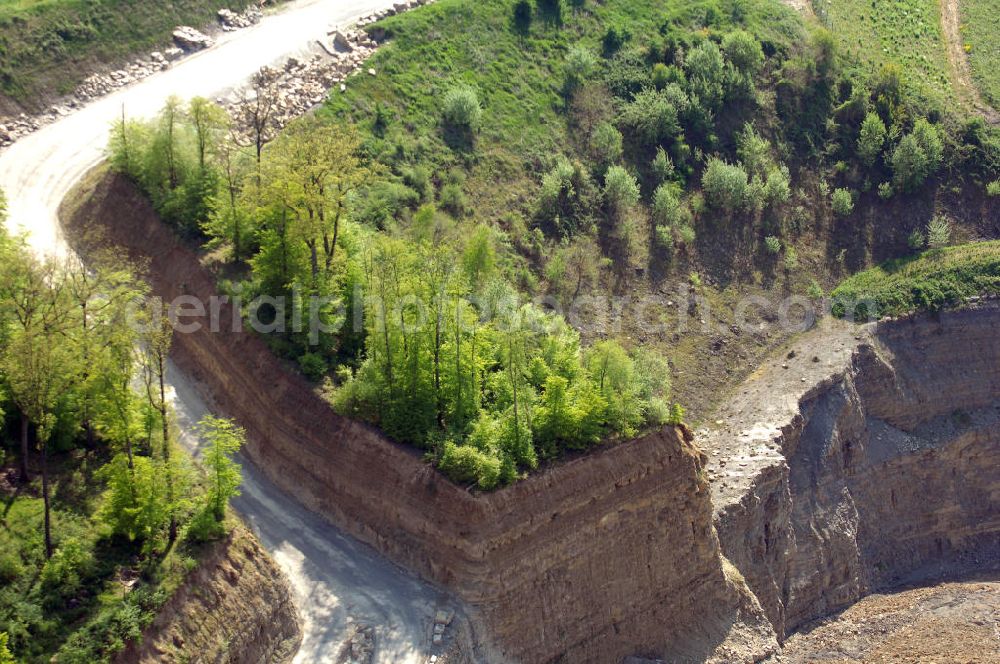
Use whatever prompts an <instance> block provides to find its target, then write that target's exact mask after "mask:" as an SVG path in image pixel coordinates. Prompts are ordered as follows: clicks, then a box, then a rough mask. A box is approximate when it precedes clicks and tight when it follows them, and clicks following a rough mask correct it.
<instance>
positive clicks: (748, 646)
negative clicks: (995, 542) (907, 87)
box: [63, 176, 776, 663]
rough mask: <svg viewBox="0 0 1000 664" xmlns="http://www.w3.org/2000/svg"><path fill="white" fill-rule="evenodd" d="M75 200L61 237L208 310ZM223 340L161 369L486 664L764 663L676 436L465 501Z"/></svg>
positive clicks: (118, 228)
mask: <svg viewBox="0 0 1000 664" xmlns="http://www.w3.org/2000/svg"><path fill="white" fill-rule="evenodd" d="M86 188H87V191H84V192H82V195H80V196H78V197H77V200H76V201H75V202H74V203H73V204H71V206H70V207H69V208H64V210H63V212H64V219H65V220H66V222H67V223H68V225H69V227H70V230H71V234H75V235H77V237H78V238H80V237H83V238H86V237H88V236H89V237H91V238H93V237H94V236H93V233H94V232H103V233H104V234H105V236H107V237H114V238H115V240H116V243H118V244H121V245H122V246H124V247H125V248H126V249H127V250H128V251H129V252H130V253H132V254H133V255H134V256H136V257H140V258H144V259H147V260H148V262H149V270H148V272H149V277H150V281H151V283H152V286H153V290H154V291H155V292H156V293H158V294H161V295H163V296H166V297H168V298H172V297H175V296H177V295H181V294H187V295H195V296H199V297H203V298H205V299H206V300H207V298H208V297H209V296H210V295H212V294H214V293H215V277H214V276H213V275H212V274H210V273H209V272H208V271H207V270H205V269H203V268H202V267H201V266H200V264H199V263H198V258H197V256H196V255H195V254H194V253H193V252H192V251H191V250H190V249H189V248H188V247H187V246H186V245H185V244H184V243H183V242H182V241H180V240H178V239H177V238H176V237H175V235H174V234H173V232H172V231H170V230H169V229H168V228H166V227H165V226H164V225H163V224H162V223H161V222H160V221H159V219H158V218H157V217H156V215H155V214H154V213H153V211H152V209H151V208H150V206H149V204H148V202H147V201H146V200H145V199H144V198H143V197H142V196H141V195H140V194H139V193H138V192H137V191H136V190H135V188H134V187H133V186H132V185H131V184H129V183H128V182H126V181H124V180H122V179H121V178H116V177H113V176H104V177H92V178H90V182H89V183H88V184H87V185H86ZM84 244H86V242H84ZM222 311H223V316H222V318H221V319H222V320H223V321H226V320H231V312H230V311H229V310H228V307H226V306H224V307H223V308H222ZM223 327H224V329H223V330H221V331H219V332H215V333H213V332H210V331H209V330H208V329H207V326H206V327H205V328H203V329H201V330H200V331H197V332H194V333H191V334H178V335H177V336H176V339H175V342H174V359H175V361H176V363H177V364H178V366H180V367H181V368H182V369H183V370H184V371H185V373H186V374H188V375H189V376H190V377H191V378H193V379H194V380H196V381H197V382H199V383H200V384H201V385H202V386H203V388H204V389H205V392H206V396H207V397H208V399H209V400H210V402H213V405H214V406H215V407H216V408H217V409H218V410H219V411H221V412H222V413H225V414H228V415H231V416H235V417H236V418H237V419H238V420H239V421H240V423H241V424H242V425H243V426H245V427H246V429H247V432H248V435H249V443H248V447H247V450H246V453H247V455H248V456H249V457H250V459H251V460H252V461H253V462H254V463H255V464H256V465H257V466H258V467H260V468H261V469H263V470H264V472H266V473H267V474H268V476H269V477H270V478H271V479H272V480H273V481H274V482H275V483H276V484H277V485H278V486H280V487H281V488H283V489H284V490H285V491H287V492H288V493H289V494H291V495H294V496H296V497H297V498H298V499H299V500H300V501H301V502H302V503H303V504H305V505H306V506H308V507H309V508H310V509H312V510H313V511H315V512H317V513H319V514H321V515H323V516H324V517H326V518H327V519H329V520H330V521H331V522H333V523H335V524H337V525H338V526H340V527H341V528H343V529H345V530H346V531H348V532H349V533H351V534H352V535H354V536H355V537H358V538H359V539H361V540H363V541H365V542H368V543H369V544H371V545H372V546H374V547H375V548H377V549H378V550H379V551H381V552H382V553H384V554H385V555H387V556H388V557H389V558H391V559H392V560H394V561H396V562H398V563H400V564H402V565H404V566H405V567H407V568H409V569H412V570H415V571H417V572H418V573H420V574H421V575H422V576H424V577H425V578H427V579H429V580H432V581H435V582H437V583H440V584H442V585H444V586H446V587H448V588H449V589H451V590H453V591H454V592H455V593H456V594H457V595H458V596H459V597H460V598H461V599H463V600H464V601H465V603H466V605H467V607H468V611H467V613H468V615H469V617H470V618H471V621H472V625H473V629H474V630H476V639H475V640H476V641H478V642H479V643H480V645H481V652H480V653H479V654H480V655H481V656H482V657H483V658H484V659H487V660H488V661H490V662H499V661H505V660H514V661H531V662H545V661H555V660H558V659H559V658H560V657H565V658H566V659H567V660H568V661H575V662H602V663H603V662H612V661H619V660H620V659H622V658H623V657H624V656H627V655H633V654H649V655H660V656H663V655H666V656H667V657H669V658H671V659H672V660H674V661H704V660H706V659H710V658H711V657H718V658H719V660H720V661H749V660H750V658H751V657H753V656H754V655H755V654H757V653H759V652H766V651H768V650H771V649H773V648H774V647H775V646H776V643H775V641H774V636H773V632H772V631H771V627H770V625H769V624H768V623H767V620H766V619H764V617H763V615H762V613H761V612H760V608H759V605H757V604H756V601H755V600H753V598H752V597H750V596H748V594H747V593H745V592H741V590H740V588H739V584H738V583H733V582H730V581H728V580H727V578H726V576H725V573H724V572H723V566H722V561H721V557H720V555H719V545H718V539H717V537H716V535H715V531H714V529H713V527H712V507H711V503H710V500H709V489H708V484H707V482H706V481H705V479H704V474H703V472H702V469H703V464H704V457H703V456H702V455H701V454H700V453H699V452H698V451H697V450H696V449H695V448H694V447H693V446H692V445H691V443H690V442H689V441H688V440H685V438H684V437H683V436H682V435H681V433H680V432H679V431H675V430H673V429H665V430H663V431H660V432H657V433H654V434H651V435H648V436H645V437H644V438H641V439H639V440H635V441H632V442H629V443H627V444H623V445H619V446H615V447H609V448H606V449H604V450H601V451H599V452H597V453H595V454H591V455H588V456H587V457H584V458H580V459H576V460H574V461H570V462H568V463H565V464H562V465H560V466H558V467H555V468H553V469H550V470H548V471H546V472H543V473H539V474H537V475H535V476H533V477H531V478H529V479H527V480H525V481H522V482H519V483H517V484H516V485H514V486H511V487H508V488H506V489H502V490H499V491H496V492H493V493H489V494H475V493H470V492H468V491H466V490H464V489H463V488H462V487H459V486H456V485H454V484H452V483H451V482H449V481H448V480H446V479H445V478H444V477H443V476H441V475H440V474H439V473H437V472H436V471H435V470H434V469H433V468H431V467H430V466H428V465H427V464H425V463H423V462H422V461H421V459H420V457H419V455H418V454H417V453H416V452H415V451H413V450H411V449H408V448H404V447H402V446H399V445H396V444H394V443H392V442H390V441H388V440H386V439H385V438H384V437H383V436H381V435H380V434H379V433H378V432H377V431H375V430H373V429H371V428H370V427H367V426H365V425H363V424H360V423H358V422H355V421H352V420H349V419H345V418H342V417H339V416H338V415H336V414H335V413H334V412H333V411H332V410H331V409H330V408H329V406H328V405H327V404H326V403H325V402H324V401H323V400H322V399H321V398H320V397H319V396H317V395H316V393H315V392H314V390H313V388H312V386H311V385H309V384H308V383H306V382H305V381H304V380H303V379H302V378H300V377H299V376H298V375H296V374H293V373H291V372H289V371H288V370H287V369H286V368H285V367H284V366H283V365H282V364H281V363H280V362H278V361H277V360H276V359H275V358H274V356H273V355H272V354H271V353H270V352H269V351H268V350H267V348H266V346H265V344H264V343H263V341H262V340H261V339H260V338H259V337H258V336H257V335H256V334H254V333H249V332H245V331H243V330H242V329H238V330H236V331H233V330H231V329H229V327H228V326H223Z"/></svg>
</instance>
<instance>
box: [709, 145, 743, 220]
mask: <svg viewBox="0 0 1000 664" xmlns="http://www.w3.org/2000/svg"><path fill="white" fill-rule="evenodd" d="M701 186H702V187H703V188H704V190H705V196H706V197H707V199H708V203H709V204H710V205H712V206H713V207H715V208H717V209H719V210H723V211H726V212H734V211H736V210H737V209H738V208H740V207H741V206H742V205H743V203H744V202H745V201H746V196H747V188H748V182H747V172H746V171H745V170H743V167H742V166H740V165H739V164H727V163H726V162H724V161H722V160H721V159H718V158H716V157H713V158H712V159H709V161H708V166H707V167H706V168H705V173H704V174H703V175H702V180H701Z"/></svg>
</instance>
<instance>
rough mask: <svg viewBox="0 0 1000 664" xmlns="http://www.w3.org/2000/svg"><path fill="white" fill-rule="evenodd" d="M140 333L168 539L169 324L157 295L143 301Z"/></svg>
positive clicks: (173, 524) (173, 533)
mask: <svg viewBox="0 0 1000 664" xmlns="http://www.w3.org/2000/svg"><path fill="white" fill-rule="evenodd" d="M145 323H146V325H145V331H144V333H143V336H142V345H143V349H144V351H145V352H144V357H143V371H142V373H143V383H144V384H145V387H146V399H147V400H148V402H149V405H150V407H151V408H153V409H154V410H155V411H156V412H157V414H158V419H159V422H160V434H161V448H160V450H161V453H162V456H163V462H164V470H165V472H166V473H167V476H166V485H167V503H168V504H169V505H170V508H169V509H170V514H169V516H170V541H171V542H173V541H174V540H175V539H176V538H177V514H176V511H175V509H174V505H175V503H176V501H177V497H176V496H175V495H174V488H175V487H174V478H173V474H172V473H171V471H170V469H171V467H172V466H171V461H170V446H171V441H170V412H169V410H170V406H169V404H168V402H167V358H168V356H169V354H170V346H171V345H172V343H173V333H174V329H173V325H172V324H171V321H170V318H169V316H168V312H167V307H166V306H165V305H164V303H163V302H162V301H161V300H159V299H151V300H149V301H148V303H147V319H146V321H145Z"/></svg>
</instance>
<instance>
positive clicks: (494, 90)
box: [112, 0, 1000, 487]
mask: <svg viewBox="0 0 1000 664" xmlns="http://www.w3.org/2000/svg"><path fill="white" fill-rule="evenodd" d="M371 29H373V30H384V31H385V34H386V36H387V37H388V39H389V43H388V44H387V45H386V46H385V47H383V49H381V50H380V51H379V53H377V54H376V56H375V59H374V61H373V62H372V63H371V64H372V66H373V67H374V68H375V69H376V70H377V71H378V72H379V73H378V75H377V76H375V77H372V76H363V77H355V78H353V79H351V81H350V84H349V85H348V88H347V92H346V93H340V92H335V93H333V95H332V96H331V98H330V101H329V103H328V104H327V106H326V107H325V108H324V109H323V110H322V111H321V112H320V113H319V114H317V115H316V116H312V117H309V118H306V119H303V120H301V121H299V122H297V123H295V124H293V125H292V126H291V127H290V128H289V129H287V130H286V131H285V132H283V133H281V134H280V135H278V136H277V138H276V139H275V140H274V141H273V142H272V143H271V144H270V145H267V146H266V147H264V146H265V144H266V143H267V142H268V141H269V140H270V139H271V138H272V137H274V136H275V135H276V134H277V132H276V131H275V127H273V126H272V125H270V124H269V116H268V109H267V105H266V103H265V104H262V103H260V101H256V102H253V103H250V104H247V103H245V104H244V105H243V106H241V107H239V108H238V109H237V113H236V114H237V115H238V118H237V120H236V124H237V125H239V126H240V127H242V128H243V129H244V130H246V129H247V128H249V135H246V134H247V132H246V131H244V134H245V135H246V136H245V138H246V140H245V141H236V140H234V139H233V138H232V137H231V135H230V134H231V132H230V131H229V126H230V123H231V120H230V118H228V116H227V115H226V114H225V113H224V112H223V111H222V110H221V109H219V108H217V107H215V106H214V105H212V104H210V103H208V102H206V101H205V100H193V101H192V102H191V103H190V104H185V103H182V102H180V101H178V100H173V101H171V102H170V103H169V104H168V105H167V107H166V108H165V109H164V111H163V112H162V114H161V116H160V117H159V118H158V119H157V120H155V121H152V122H149V123H145V124H137V123H125V124H123V125H121V126H120V127H118V130H117V131H116V132H115V136H114V138H113V145H112V161H113V163H114V164H115V166H116V167H117V168H118V169H119V170H121V171H123V172H125V173H128V174H129V175H130V176H131V177H133V178H134V179H135V180H136V181H137V182H138V183H139V184H140V185H141V186H142V187H143V188H144V190H145V191H147V192H148V193H149V194H150V196H151V198H152V200H153V202H154V203H155V204H156V206H157V208H158V209H159V210H160V211H161V213H162V214H163V215H164V216H165V218H167V219H168V220H169V221H171V222H172V223H174V224H175V225H177V226H178V227H179V228H180V229H182V230H183V231H184V232H186V233H189V234H190V235H192V236H195V237H201V238H204V239H206V240H207V242H208V247H209V248H210V249H212V250H213V251H215V252H216V253H215V254H214V256H215V258H216V259H218V260H228V262H229V265H228V266H226V267H225V269H224V273H225V274H226V275H227V279H226V280H225V281H224V283H223V286H224V287H225V288H227V289H230V292H232V293H237V292H238V293H239V294H240V295H241V296H242V297H243V298H244V301H249V300H251V299H253V298H255V297H257V296H261V295H267V296H286V297H287V298H288V302H287V304H286V305H285V307H284V308H283V309H282V308H281V305H280V304H278V305H276V304H275V303H266V304H264V305H263V307H258V308H257V313H258V314H261V313H262V314H263V317H264V318H265V319H266V320H265V323H273V322H275V321H277V322H278V323H280V322H281V321H283V320H293V319H294V318H295V310H296V308H298V310H299V311H305V309H306V308H307V304H306V303H307V300H308V298H309V297H310V296H319V297H323V298H326V300H325V301H324V303H323V304H322V306H321V307H320V308H319V310H318V312H317V314H318V316H319V317H320V319H321V320H322V321H323V323H324V325H325V327H324V331H323V332H321V333H317V334H312V335H310V333H309V332H308V331H305V330H301V329H300V330H291V331H289V330H287V329H286V330H285V332H284V333H283V334H277V335H270V336H269V339H270V342H271V343H272V345H273V346H274V348H275V350H276V351H277V352H279V353H280V354H281V355H283V356H285V357H288V358H290V359H293V360H295V361H296V362H297V363H298V365H299V366H300V367H301V369H302V370H303V372H304V373H306V374H307V375H309V376H311V377H313V378H314V379H316V380H318V381H321V382H323V384H324V386H325V387H324V389H326V390H327V391H328V393H329V394H330V398H331V401H332V403H333V404H334V406H335V407H336V408H337V409H339V410H340V411H341V412H344V413H347V414H351V415H353V416H356V417H360V418H363V419H367V420H369V421H372V422H373V423H375V424H377V425H378V426H380V427H381V428H383V429H384V430H385V431H386V432H387V433H388V434H389V435H391V436H392V437H394V438H396V439H398V440H401V441H406V442H410V443H414V444H417V445H419V446H422V447H424V448H426V449H428V451H429V453H430V456H431V458H432V459H433V460H435V461H436V462H437V463H438V465H439V467H441V468H442V469H443V470H445V471H446V472H448V473H449V474H451V475H452V476H453V477H455V478H456V479H461V480H469V481H476V482H478V483H479V484H480V486H483V487H491V486H494V485H496V484H498V483H502V482H507V481H510V480H512V479H513V478H514V477H516V476H517V474H518V473H521V472H524V471H527V470H530V469H531V468H533V467H535V466H536V465H537V463H538V461H539V460H540V459H545V458H551V457H554V456H557V455H558V454H560V453H562V452H563V451H566V450H570V449H581V448H585V447H588V446H590V445H593V444H594V443H596V442H598V441H599V440H602V439H605V438H607V437H608V436H622V437H628V436H631V435H634V434H635V433H636V432H637V431H639V430H641V429H642V428H643V427H645V426H649V425H655V424H658V423H661V422H664V421H670V420H671V419H673V420H676V419H677V416H678V415H679V411H678V409H676V408H675V409H674V410H675V412H674V417H671V413H670V410H671V409H670V408H668V407H667V398H668V397H669V396H670V393H669V386H670V380H669V373H670V368H669V367H668V364H667V362H666V361H665V360H664V359H662V357H661V354H662V355H664V356H667V357H670V356H675V357H676V356H678V355H679V356H682V357H681V361H684V358H683V354H684V353H686V352H688V351H687V350H685V349H684V344H685V343H686V341H685V340H684V339H681V338H675V339H674V342H675V343H676V344H677V345H676V347H673V348H669V349H668V348H666V347H665V345H664V344H662V343H659V344H656V345H657V346H658V347H659V350H658V351H654V350H652V348H650V347H642V345H640V344H635V343H634V342H630V341H629V340H628V338H627V335H629V334H630V333H632V332H634V333H635V334H636V335H637V336H638V337H639V338H640V339H644V338H646V337H647V333H646V331H645V330H643V329H635V330H631V329H628V328H626V329H625V330H623V331H621V332H618V333H616V334H612V335H602V334H598V335H594V336H593V338H591V339H589V341H590V342H592V343H591V344H590V345H589V346H588V345H586V344H585V345H583V346H581V343H580V338H579V334H578V333H577V332H575V331H574V330H572V329H570V328H569V327H568V326H567V325H566V324H565V323H564V321H563V320H562V318H561V317H560V316H559V315H558V311H566V310H567V309H568V308H570V305H571V304H572V302H573V300H574V298H577V297H578V296H581V295H587V294H590V293H592V292H594V291H595V290H596V289H599V288H602V287H610V288H612V289H615V290H618V291H619V292H633V293H634V292H639V291H642V290H645V289H647V288H651V287H654V286H655V285H656V284H657V282H659V283H660V284H661V286H660V289H661V292H665V291H663V290H662V288H663V286H662V284H665V283H669V282H668V280H682V281H683V283H685V284H687V283H689V284H690V285H691V287H692V288H694V289H695V290H696V292H700V293H701V294H702V297H704V298H706V299H708V298H711V297H712V293H713V291H714V288H712V287H709V286H707V285H705V282H704V281H703V280H702V276H701V275H702V274H705V275H706V276H707V280H710V282H712V283H721V284H723V285H724V287H725V288H726V289H729V288H730V284H735V285H736V286H739V287H740V288H742V287H745V286H746V285H750V286H754V285H759V286H761V285H762V286H767V285H768V284H770V285H771V286H772V287H776V286H778V278H779V276H780V275H782V274H783V275H784V282H785V283H784V285H783V286H782V288H783V289H785V291H786V292H787V290H790V289H795V290H799V292H808V293H809V294H810V296H815V295H822V288H821V286H820V285H819V284H818V283H817V281H818V280H823V281H824V282H829V281H830V278H831V276H832V275H836V274H838V273H843V272H844V271H845V270H847V269H849V268H850V267H863V266H864V265H866V264H867V263H868V262H869V252H870V251H872V249H871V247H870V246H869V242H870V241H871V242H873V243H874V244H875V246H881V247H882V248H881V249H880V251H881V252H883V253H884V252H886V251H888V252H889V255H892V252H896V255H898V254H899V253H901V252H906V251H910V250H911V248H920V246H922V245H923V244H926V243H927V242H928V241H929V238H928V234H927V233H926V231H925V226H926V222H925V221H924V220H923V219H922V218H921V216H920V215H914V216H913V218H912V219H911V218H901V219H891V220H889V221H888V222H887V221H885V220H883V221H882V222H881V223H883V224H886V225H887V227H886V228H883V229H873V228H870V227H869V226H870V225H871V224H873V223H875V221H874V220H875V219H877V218H878V215H877V214H875V213H876V212H878V211H879V210H880V208H883V207H887V206H895V207H897V208H898V207H904V208H905V207H906V206H907V204H908V201H909V200H910V199H914V200H920V199H921V198H923V197H925V196H926V194H927V192H928V191H933V190H934V189H935V188H936V187H937V186H938V185H939V182H940V181H941V180H942V178H943V177H946V175H945V174H946V173H949V172H960V173H961V176H960V177H962V178H963V179H965V178H968V180H969V182H970V184H972V185H973V186H974V187H977V188H979V190H980V191H982V188H984V187H985V186H986V183H987V182H988V181H992V180H994V179H996V174H997V169H998V165H1000V141H998V139H997V135H996V132H995V131H994V130H991V129H990V128H988V127H986V126H985V125H984V124H983V123H982V122H981V121H978V120H969V121H966V120H965V119H963V118H961V117H960V116H957V115H955V114H954V113H952V112H950V111H947V109H945V108H944V107H943V106H942V105H940V104H937V103H936V102H935V101H934V100H933V99H930V100H929V99H928V98H927V97H926V96H923V95H921V94H918V93H917V92H915V86H914V85H911V83H912V82H913V76H912V75H910V74H904V73H903V70H902V69H901V68H900V67H898V66H895V65H893V64H886V65H885V66H882V67H880V68H876V69H875V70H873V71H870V72H865V71H862V70H861V69H860V68H858V67H856V66H854V65H853V64H852V63H853V62H854V61H852V60H851V59H850V58H848V57H845V56H844V54H843V53H842V52H840V51H839V50H838V45H837V42H836V40H835V39H834V38H833V37H832V36H831V35H830V34H829V33H827V32H826V31H825V30H823V29H820V28H813V29H811V30H807V29H806V27H805V26H804V25H803V24H802V22H801V20H800V19H799V18H798V17H797V16H796V15H795V14H794V13H793V12H792V11H791V10H789V9H786V8H784V7H783V6H781V5H780V4H778V3H776V2H771V1H768V0H738V1H735V0H725V1H722V0H702V1H699V2H685V3H669V4H668V5H667V6H665V7H664V6H662V5H661V4H659V3H652V2H649V3H646V2H627V3H626V2H617V1H615V2H607V3H603V4H590V3H578V4H577V5H576V6H573V7H569V6H565V5H563V4H561V3H548V2H539V3H536V4H531V3H527V2H517V3H511V2H505V1H501V0H486V1H484V2H480V3H464V2H456V1H452V0H444V1H443V2H440V3H437V4H435V5H432V6H428V7H425V8H422V9H420V10H419V11H415V12H410V13H407V14H404V15H400V16H396V17H393V18H391V19H388V20H385V21H383V22H381V23H380V24H379V25H377V26H374V27H373V28H371ZM469 34H476V35H477V39H475V40H470V39H468V38H467V35H469ZM254 85H255V87H256V88H257V93H258V94H257V95H256V96H252V97H251V98H253V99H256V100H267V99H269V98H270V97H271V95H272V94H273V92H274V89H273V80H271V79H270V78H269V75H268V74H266V73H265V74H262V75H260V76H258V78H257V79H256V80H255V82H254ZM237 133H239V132H237ZM872 234H874V238H875V239H874V240H869V238H871V237H873V235H872ZM894 236H895V237H899V236H901V237H902V243H898V242H897V243H895V244H893V243H892V242H889V243H886V240H887V239H889V238H892V237H894ZM900 244H901V246H900ZM796 245H798V246H796ZM800 249H801V254H800ZM849 255H850V256H849ZM803 259H805V261H807V263H806V265H808V266H809V267H805V266H804V265H803ZM647 275H649V276H648V277H647ZM647 279H648V281H647ZM719 292H722V291H721V289H720V291H719ZM359 293H360V294H361V297H360V298H359V297H358V294H359ZM541 295H548V296H550V297H554V298H555V299H556V306H555V309H557V312H555V313H553V312H548V311H543V309H542V308H541V307H539V306H538V305H536V304H525V301H526V299H527V298H529V297H537V296H541ZM366 298H367V306H363V305H364V304H365V302H364V300H365V299H366ZM549 302H550V303H551V300H549ZM692 306H693V307H694V308H695V310H697V304H694V305H689V307H688V309H689V311H690V310H691V308H692ZM359 321H360V323H361V324H360V325H358V324H357V323H358V322H359ZM733 334H734V335H735V334H736V333H733ZM713 343H716V342H713ZM723 343H724V342H723ZM739 343H740V342H739V341H737V343H736V344H734V345H735V346H736V347H737V348H739V347H740V346H739ZM717 347H718V344H717ZM743 347H744V348H745V347H746V346H743ZM737 352H738V353H739V354H740V355H741V356H742V352H743V351H737ZM675 366H676V365H675ZM696 371H697V369H696ZM727 373H728V370H727ZM553 422H555V423H557V424H553Z"/></svg>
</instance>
